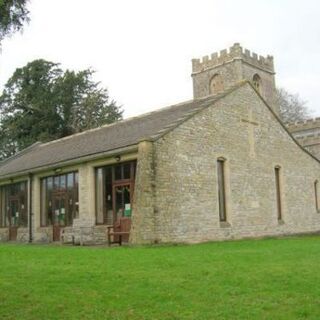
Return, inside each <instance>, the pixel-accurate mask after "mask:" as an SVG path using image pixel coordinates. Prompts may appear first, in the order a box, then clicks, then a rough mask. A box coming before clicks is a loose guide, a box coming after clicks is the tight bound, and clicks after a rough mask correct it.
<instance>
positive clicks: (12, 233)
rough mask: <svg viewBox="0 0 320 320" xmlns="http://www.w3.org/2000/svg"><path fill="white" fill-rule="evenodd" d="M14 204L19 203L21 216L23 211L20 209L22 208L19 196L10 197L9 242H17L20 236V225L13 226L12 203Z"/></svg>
mask: <svg viewBox="0 0 320 320" xmlns="http://www.w3.org/2000/svg"><path fill="white" fill-rule="evenodd" d="M12 202H17V208H18V210H19V211H18V212H19V215H20V214H21V212H20V211H21V210H20V209H19V208H20V198H19V196H10V197H8V207H9V210H8V214H9V217H8V218H9V241H16V240H17V236H18V228H19V224H15V225H13V224H12V218H13V216H12V207H11V203H12Z"/></svg>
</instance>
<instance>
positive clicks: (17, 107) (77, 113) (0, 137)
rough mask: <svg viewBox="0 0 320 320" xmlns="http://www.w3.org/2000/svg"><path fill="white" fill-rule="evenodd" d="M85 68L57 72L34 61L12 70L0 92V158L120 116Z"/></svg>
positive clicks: (49, 64)
mask: <svg viewBox="0 0 320 320" xmlns="http://www.w3.org/2000/svg"><path fill="white" fill-rule="evenodd" d="M93 74H94V71H92V70H91V69H87V70H83V71H79V72H75V71H70V70H66V71H63V70H62V69H61V68H60V66H59V64H57V63H53V62H49V61H45V60H42V59H40V60H35V61H33V62H30V63H28V64H27V65H26V66H25V67H23V68H18V69H16V71H15V72H14V74H13V75H12V77H11V78H10V79H9V80H8V82H7V83H6V85H5V88H4V90H3V92H2V95H1V96H0V112H1V120H0V148H1V150H0V158H5V157H8V156H10V155H12V154H14V153H16V152H17V151H19V150H22V149H24V148H26V147H28V146H29V145H31V144H33V143H35V142H36V141H43V142H46V141H50V140H54V139H57V138H62V137H65V136H67V135H70V134H73V133H76V132H81V131H83V130H87V129H91V128H95V127H98V126H101V125H103V124H108V123H112V122H114V121H117V120H120V119H122V110H121V108H120V107H118V106H117V104H116V102H115V101H114V100H111V101H110V99H109V95H108V91H107V89H105V88H101V87H100V84H99V83H96V82H94V81H93V80H92V76H93Z"/></svg>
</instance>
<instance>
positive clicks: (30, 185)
mask: <svg viewBox="0 0 320 320" xmlns="http://www.w3.org/2000/svg"><path fill="white" fill-rule="evenodd" d="M32 182H33V174H32V173H29V190H28V191H29V192H28V194H29V199H28V204H29V243H32V240H33V239H32V217H33V213H32Z"/></svg>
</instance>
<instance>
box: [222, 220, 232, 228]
mask: <svg viewBox="0 0 320 320" xmlns="http://www.w3.org/2000/svg"><path fill="white" fill-rule="evenodd" d="M230 227H231V224H230V223H229V222H227V221H220V228H230Z"/></svg>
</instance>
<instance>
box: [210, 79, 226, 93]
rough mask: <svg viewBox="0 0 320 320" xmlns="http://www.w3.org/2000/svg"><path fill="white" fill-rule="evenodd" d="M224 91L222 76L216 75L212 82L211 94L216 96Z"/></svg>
mask: <svg viewBox="0 0 320 320" xmlns="http://www.w3.org/2000/svg"><path fill="white" fill-rule="evenodd" d="M223 90H224V86H223V79H222V77H221V75H220V74H215V75H214V76H213V77H212V78H211V81H210V94H216V93H219V92H222V91H223Z"/></svg>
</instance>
